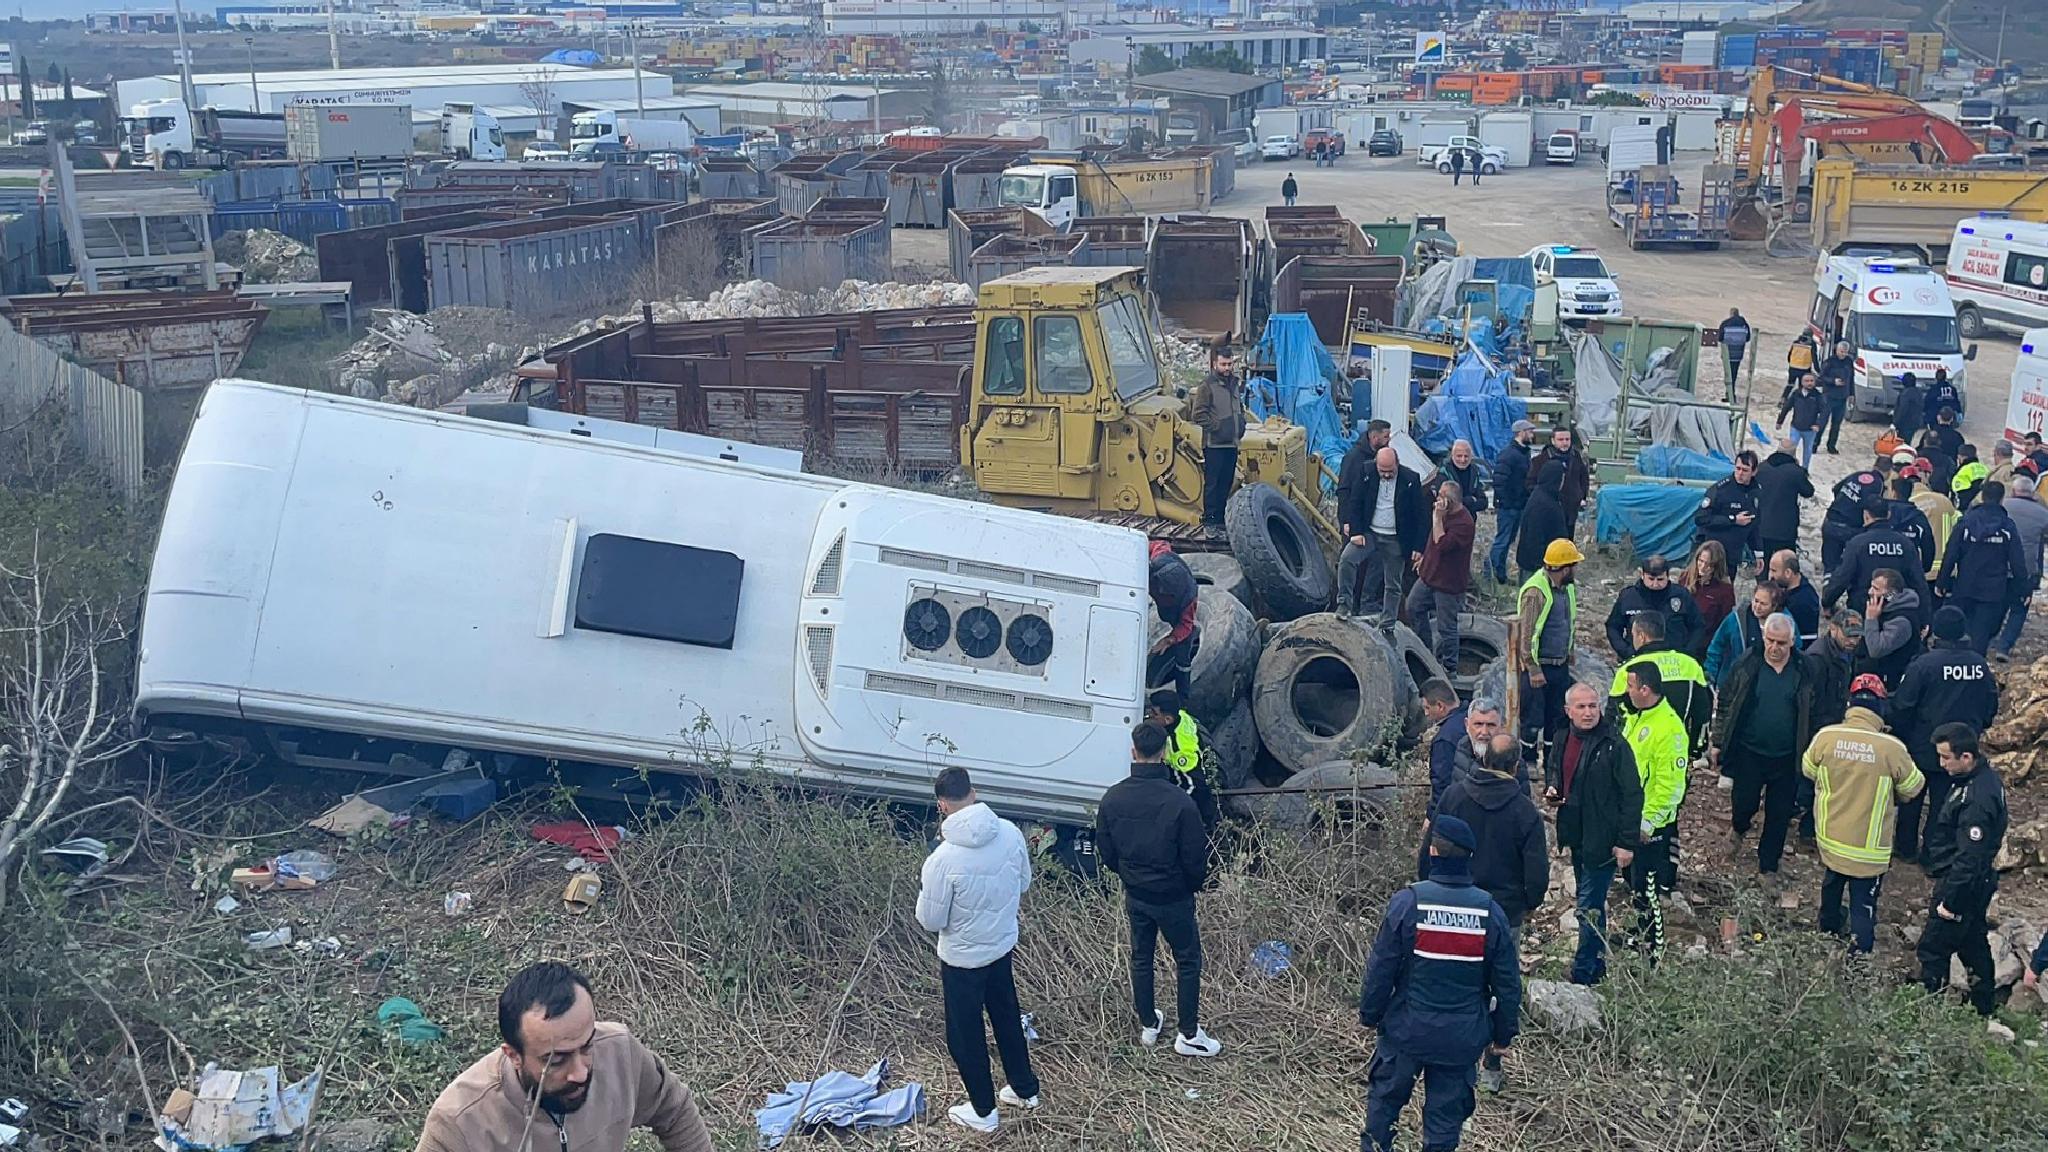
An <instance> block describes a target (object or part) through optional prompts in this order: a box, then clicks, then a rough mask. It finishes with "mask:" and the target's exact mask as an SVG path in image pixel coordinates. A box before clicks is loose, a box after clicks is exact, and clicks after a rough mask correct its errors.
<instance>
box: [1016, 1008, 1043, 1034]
mask: <svg viewBox="0 0 2048 1152" xmlns="http://www.w3.org/2000/svg"><path fill="white" fill-rule="evenodd" d="M1017 1023H1019V1024H1022V1025H1023V1026H1024V1039H1026V1040H1036V1039H1038V1017H1037V1016H1036V1015H1034V1014H1032V1013H1030V1012H1019V1013H1018V1014H1017Z"/></svg>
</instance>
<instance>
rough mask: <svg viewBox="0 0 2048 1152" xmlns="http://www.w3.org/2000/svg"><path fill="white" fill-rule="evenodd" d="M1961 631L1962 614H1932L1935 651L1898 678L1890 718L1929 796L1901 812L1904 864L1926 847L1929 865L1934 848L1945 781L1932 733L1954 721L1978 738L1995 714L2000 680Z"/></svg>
mask: <svg viewBox="0 0 2048 1152" xmlns="http://www.w3.org/2000/svg"><path fill="white" fill-rule="evenodd" d="M1963 629H1964V622H1963V612H1962V609H1960V608H1957V607H1955V606H1953V605H1951V606H1949V607H1946V608H1943V609H1942V610H1941V611H1939V612H1936V613H1935V614H1934V623H1933V625H1932V626H1931V627H1930V628H1929V629H1928V631H1929V633H1930V634H1931V635H1932V638H1933V639H1932V643H1933V647H1931V648H1929V649H1928V650H1927V651H1925V652H1922V653H1921V654H1920V655H1918V656H1915V657H1913V662H1912V663H1911V664H1908V665H1906V674H1905V675H1904V676H1902V677H1900V678H1899V690H1898V691H1897V692H1894V693H1892V699H1891V706H1890V708H1889V709H1888V715H1890V717H1891V719H1892V723H1893V725H1894V727H1895V729H1896V731H1897V733H1898V737H1899V739H1900V740H1902V741H1904V742H1905V744H1906V751H1908V752H1910V753H1912V754H1913V763H1914V764H1916V765H1918V766H1919V768H1920V774H1921V775H1923V776H1925V777H1927V791H1925V792H1923V793H1921V794H1920V796H1919V797H1918V798H1917V799H1914V800H1910V801H1908V802H1906V803H1904V804H1901V805H1900V806H1899V825H1898V834H1897V835H1896V836H1895V837H1894V838H1893V851H1894V852H1895V853H1896V855H1897V856H1898V857H1899V858H1900V859H1902V860H1904V859H1912V858H1913V857H1914V855H1915V849H1916V847H1922V846H1924V848H1923V850H1921V851H1919V852H1918V855H1919V858H1920V862H1921V863H1923V864H1925V863H1927V861H1928V857H1929V854H1930V853H1931V852H1932V850H1933V847H1934V844H1933V837H1934V820H1935V817H1936V816H1937V815H1938V814H1939V813H1940V812H1941V802H1942V799H1943V798H1944V797H1945V796H1946V795H1947V794H1948V776H1947V774H1945V773H1944V772H1942V770H1941V765H1940V763H1939V762H1937V760H1936V758H1935V753H1934V737H1935V733H1936V731H1937V730H1939V729H1940V728H1941V726H1942V725H1944V724H1947V723H1949V722H1950V721H1958V722H1961V723H1964V724H1968V725H1969V726H1970V727H1972V728H1974V729H1976V730H1977V731H1979V732H1981V731H1983V730H1984V729H1985V728H1987V727H1989V726H1990V724H1991V717H1992V716H1993V715H1994V714H1995V713H1997V711H1998V680H1997V679H1996V678H1995V677H1993V676H1992V675H1991V665H1990V664H1989V663H1988V662H1986V661H1985V659H1984V657H1983V655H1982V654H1981V653H1978V652H1976V651H1973V650H1972V649H1971V647H1970V645H1969V643H1968V640H1967V638H1966V637H1965V636H1964V634H1963ZM1923 809H1924V810H1925V811H1926V812H1927V814H1928V816H1927V824H1928V829H1927V837H1926V838H1925V839H1924V840H1923V839H1922V837H1921V836H1920V813H1921V812H1922V810H1923Z"/></svg>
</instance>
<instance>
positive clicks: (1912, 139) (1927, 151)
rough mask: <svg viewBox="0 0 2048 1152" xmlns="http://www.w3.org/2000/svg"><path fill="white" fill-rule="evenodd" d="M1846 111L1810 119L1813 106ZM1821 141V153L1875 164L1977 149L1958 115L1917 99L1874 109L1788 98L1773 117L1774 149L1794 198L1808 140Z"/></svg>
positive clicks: (1781, 184) (1930, 160)
mask: <svg viewBox="0 0 2048 1152" xmlns="http://www.w3.org/2000/svg"><path fill="white" fill-rule="evenodd" d="M1821 109H1826V110H1827V111H1829V112H1843V111H1847V113H1848V115H1847V117H1846V118H1830V119H1823V120H1810V119H1808V118H1807V114H1808V113H1809V112H1810V111H1818V110H1821ZM1807 141H1812V142H1813V143H1814V144H1816V145H1818V146H1819V149H1820V158H1822V159H1833V158H1847V159H1856V160H1863V161H1866V162H1870V163H1877V164H1922V165H1924V164H1950V165H1952V164H1967V163H1969V162H1970V160H1971V159H1972V158H1974V157H1975V156H1976V155H1977V153H1978V151H1979V149H1978V147H1977V143H1976V141H1974V140H1972V139H1970V136H1969V134H1968V133H1966V132H1964V131H1963V130H1962V128H1961V127H1959V126H1958V125H1957V124H1956V123H1955V121H1953V120H1949V119H1947V118H1946V117H1942V116H1936V115H1934V114H1933V113H1931V112H1928V111H1926V110H1925V109H1922V108H1920V107H1919V106H1918V105H1915V106H1914V110H1913V111H1910V112H1898V113H1893V114H1889V115H1884V114H1878V113H1877V112H1875V111H1874V110H1872V109H1868V108H1861V107H1859V108H1856V109H1853V110H1849V109H1843V108H1842V107H1841V106H1840V104H1839V103H1837V102H1834V101H1829V100H1825V99H1818V100H1809V99H1807V98H1805V97H1801V98H1799V99H1796V100H1790V101H1787V102H1786V103H1785V105H1784V107H1782V108H1780V109H1778V114H1777V115H1776V116H1774V117H1773V118H1772V132H1771V140H1770V149H1769V151H1771V152H1772V153H1774V154H1775V157H1776V159H1777V162H1778V166H1779V175H1778V190H1779V193H1780V194H1781V195H1782V196H1784V197H1785V198H1786V200H1788V201H1791V200H1794V199H1795V198H1796V195H1797V193H1798V191H1799V189H1800V187H1801V185H1802V184H1803V183H1804V182H1805V181H1804V179H1803V169H1804V167H1805V161H1806V143H1807Z"/></svg>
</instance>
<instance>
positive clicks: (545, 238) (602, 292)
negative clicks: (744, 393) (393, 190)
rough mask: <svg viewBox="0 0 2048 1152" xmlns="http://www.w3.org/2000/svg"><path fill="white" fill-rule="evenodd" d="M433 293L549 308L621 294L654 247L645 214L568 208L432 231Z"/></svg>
mask: <svg viewBox="0 0 2048 1152" xmlns="http://www.w3.org/2000/svg"><path fill="white" fill-rule="evenodd" d="M424 246H425V252H426V260H427V285H428V287H427V298H428V303H429V305H430V306H431V307H434V308H445V307H448V306H450V305H455V304H467V305H473V306H476V307H482V308H506V309H510V310H512V311H514V312H523V313H526V314H528V315H534V316H542V315H550V314H555V313H560V312H565V311H569V310H572V309H575V308H579V307H583V306H586V305H589V304H591V303H594V302H596V301H598V300H602V299H607V298H610V297H613V296H617V295H619V294H620V293H621V292H622V291H623V290H625V289H627V287H628V283H629V281H630V280H631V279H632V277H633V276H634V275H635V274H636V273H637V272H639V270H640V265H641V264H642V262H643V261H644V260H645V257H646V250H645V249H644V248H643V247H642V246H641V244H640V232H639V225H638V222H637V221H635V220H633V219H631V218H624V219H589V218H586V217H580V216H562V217H556V218H552V219H545V220H519V221H513V222H510V223H505V224H485V225H481V226H479V227H475V228H464V229H461V230H459V231H455V232H440V233H435V234H433V235H431V236H428V237H426V240H425V245H424Z"/></svg>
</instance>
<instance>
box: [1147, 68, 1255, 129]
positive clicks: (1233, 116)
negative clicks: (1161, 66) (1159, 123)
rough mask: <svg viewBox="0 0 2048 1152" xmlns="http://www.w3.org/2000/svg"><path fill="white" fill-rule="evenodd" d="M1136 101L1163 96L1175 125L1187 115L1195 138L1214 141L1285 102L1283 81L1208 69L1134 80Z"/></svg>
mask: <svg viewBox="0 0 2048 1152" xmlns="http://www.w3.org/2000/svg"><path fill="white" fill-rule="evenodd" d="M1131 96H1132V97H1133V98H1134V99H1139V100H1142V99H1145V98H1147V97H1164V98H1165V99H1166V102H1167V106H1168V107H1169V108H1171V109H1172V110H1173V112H1174V117H1173V119H1174V120H1175V121H1176V122H1184V121H1183V116H1184V114H1188V113H1192V114H1193V116H1194V119H1195V122H1196V123H1195V139H1197V140H1203V141H1207V140H1213V139H1215V137H1216V134H1217V133H1218V132H1224V131H1228V130H1230V129H1233V128H1246V129H1249V128H1250V127H1251V126H1252V120H1253V118H1254V116H1256V115H1257V113H1258V110H1259V109H1261V108H1277V107H1279V106H1280V105H1281V104H1282V103H1284V102H1285V100H1284V96H1283V93H1282V91H1281V88H1280V81H1279V80H1278V79H1276V78H1274V77H1271V76H1244V75H1240V74H1238V73H1236V72H1218V71H1215V70H1214V69H1209V68H1179V69H1175V70H1174V71H1172V72H1155V73H1153V74H1152V75H1150V76H1139V77H1136V78H1134V79H1133V80H1132V81H1131Z"/></svg>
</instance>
